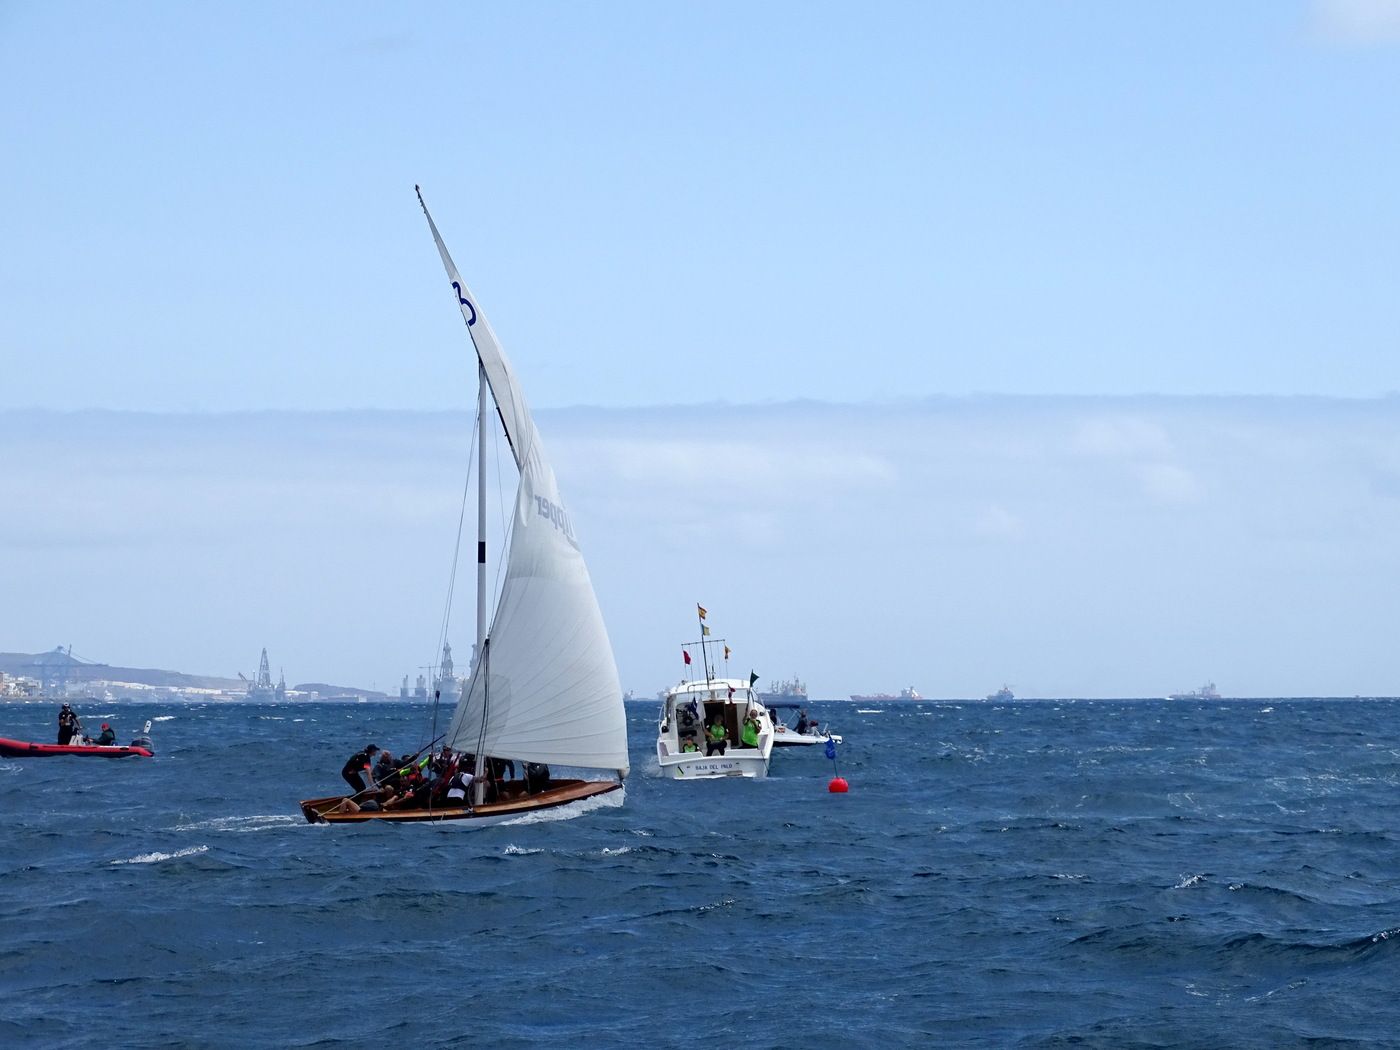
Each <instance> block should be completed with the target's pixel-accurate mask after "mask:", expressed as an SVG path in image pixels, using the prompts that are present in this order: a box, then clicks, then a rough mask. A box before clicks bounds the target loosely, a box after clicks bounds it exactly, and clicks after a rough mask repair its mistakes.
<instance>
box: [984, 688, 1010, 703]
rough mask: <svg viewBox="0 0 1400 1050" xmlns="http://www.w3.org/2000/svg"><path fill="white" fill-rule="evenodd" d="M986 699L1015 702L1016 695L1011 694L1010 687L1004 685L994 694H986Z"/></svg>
mask: <svg viewBox="0 0 1400 1050" xmlns="http://www.w3.org/2000/svg"><path fill="white" fill-rule="evenodd" d="M987 699H988V700H1015V699H1016V694H1015V693H1013V692H1012V691H1011V687H1010V686H1009V685H1004V686H1002V687H1001V688H1000V689H998V690H997V691H996V692H995V693H988V694H987Z"/></svg>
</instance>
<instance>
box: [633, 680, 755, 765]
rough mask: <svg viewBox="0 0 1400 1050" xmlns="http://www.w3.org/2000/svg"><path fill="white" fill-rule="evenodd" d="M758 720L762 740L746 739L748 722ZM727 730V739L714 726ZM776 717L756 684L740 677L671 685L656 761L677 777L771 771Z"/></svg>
mask: <svg viewBox="0 0 1400 1050" xmlns="http://www.w3.org/2000/svg"><path fill="white" fill-rule="evenodd" d="M750 714H752V715H753V716H754V718H755V719H756V720H757V723H758V746H757V747H750V746H746V745H745V744H744V743H743V728H744V722H745V720H746V719H747V718H748V717H749V715H750ZM716 725H718V726H719V727H721V728H722V729H723V731H724V741H723V743H722V744H718V743H715V742H714V741H713V736H714V732H713V728H712V727H714V726H716ZM773 738H774V732H773V720H772V717H771V716H770V715H769V714H768V709H767V708H766V707H764V706H763V702H762V701H761V700H759V698H758V694H757V693H755V692H754V691H753V688H752V686H751V685H750V684H749V683H748V682H746V681H743V680H742V679H738V678H706V679H698V680H695V681H689V682H680V683H679V684H677V685H676V686H674V687H673V688H671V689H668V690H667V691H666V695H665V697H664V698H663V699H662V701H661V715H660V718H659V720H658V722H657V731H656V762H657V764H658V765H659V766H660V767H661V775H662V776H664V777H669V778H670V779H672V780H709V779H713V778H715V777H766V776H767V775H768V761H769V759H770V758H771V757H772V754H773Z"/></svg>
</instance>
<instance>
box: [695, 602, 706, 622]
mask: <svg viewBox="0 0 1400 1050" xmlns="http://www.w3.org/2000/svg"><path fill="white" fill-rule="evenodd" d="M695 608H696V611H697V612H699V613H700V619H702V620H703V619H704V618H705V607H704V606H703V605H700V604H698V603H697V604H696V606H695Z"/></svg>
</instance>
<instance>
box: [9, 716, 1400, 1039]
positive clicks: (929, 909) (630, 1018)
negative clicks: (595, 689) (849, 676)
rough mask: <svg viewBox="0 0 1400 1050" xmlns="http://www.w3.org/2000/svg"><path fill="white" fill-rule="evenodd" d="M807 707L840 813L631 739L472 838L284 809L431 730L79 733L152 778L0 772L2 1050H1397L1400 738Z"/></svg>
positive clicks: (36, 731)
mask: <svg viewBox="0 0 1400 1050" xmlns="http://www.w3.org/2000/svg"><path fill="white" fill-rule="evenodd" d="M810 706H811V709H812V711H813V713H814V714H817V715H819V717H821V718H822V719H824V720H829V722H830V723H831V725H832V726H833V727H834V729H835V730H836V732H838V733H841V734H843V735H844V736H845V743H844V745H843V746H842V747H841V748H840V753H839V755H838V760H837V761H838V763H839V766H840V772H841V773H842V775H844V776H845V777H846V778H847V779H848V780H849V782H850V786H851V790H850V793H849V794H847V795H832V794H829V793H828V792H827V790H826V785H827V782H828V780H829V779H830V777H831V775H832V763H831V762H830V761H828V760H827V759H826V757H825V756H824V754H823V753H822V751H821V749H819V748H813V749H801V750H798V751H797V752H796V753H794V752H792V751H787V752H777V753H775V755H774V758H773V764H772V771H771V776H770V777H769V778H768V779H767V780H758V781H751V780H745V781H712V782H705V783H684V782H672V781H663V780H661V779H659V778H658V776H657V775H656V766H655V759H654V757H653V756H654V750H653V749H654V737H653V732H654V716H655V705H654V704H651V703H636V704H631V705H629V707H628V722H629V729H630V734H631V750H632V762H633V773H632V776H631V777H630V778H629V779H628V781H627V787H626V792H625V798H624V799H622V800H620V802H621V804H618V801H619V800H618V795H617V794H614V795H611V796H607V797H606V798H604V799H600V800H592V801H591V802H590V803H586V804H585V809H584V811H583V812H581V813H579V814H578V815H577V816H573V817H571V818H569V819H560V818H559V817H558V816H557V815H551V814H542V815H536V816H534V817H529V818H525V819H523V820H521V821H520V822H519V823H514V824H507V825H503V826H501V827H497V828H490V829H483V830H479V831H465V830H462V829H461V828H460V827H459V826H453V825H438V826H422V825H415V826H400V827H393V826H365V827H324V826H320V827H313V826H310V825H308V824H306V823H305V822H304V821H303V820H302V818H301V816H300V814H299V812H298V809H297V800H298V799H300V798H303V797H310V796H314V795H321V794H329V793H333V792H335V791H336V790H338V789H339V787H340V785H341V780H340V778H339V770H340V767H341V765H342V764H343V763H344V761H345V759H346V758H347V757H348V756H349V755H350V754H351V753H352V752H353V751H355V750H357V749H358V748H360V747H362V746H363V745H364V744H366V743H367V742H370V741H374V742H376V743H378V744H380V745H382V746H385V747H389V748H391V749H393V750H395V751H405V750H412V749H413V748H415V747H417V746H418V745H419V744H420V743H422V742H423V741H424V740H425V739H426V738H427V724H428V723H427V719H428V714H427V709H426V708H424V707H421V706H414V705H401V704H314V703H287V704H283V705H280V706H275V707H274V706H251V705H241V704H234V705H230V704H221V705H196V704H192V705H164V706H161V705H156V706H150V707H145V706H141V705H139V704H134V703H123V704H120V705H117V704H110V703H109V704H106V705H103V704H101V703H88V704H83V705H80V706H79V713H80V715H82V717H83V719H84V722H85V724H86V725H87V726H88V727H89V729H94V728H95V727H96V726H97V725H98V724H99V723H100V722H101V721H104V720H105V721H111V722H113V724H114V725H115V726H116V728H117V730H118V733H119V735H120V737H121V740H122V742H125V741H126V740H127V739H129V737H130V735H131V733H132V732H133V731H134V730H135V729H137V728H138V727H139V725H140V723H141V721H143V720H144V719H146V718H154V719H156V721H155V724H154V726H153V730H152V735H153V737H154V740H155V744H156V748H157V757H156V758H155V759H153V760H134V759H128V760H122V761H119V762H108V761H99V760H95V759H61V758H51V759H37V760H14V759H0V792H3V794H4V796H5V798H6V803H5V806H4V809H3V813H4V823H5V827H4V832H3V841H4V849H3V851H0V1045H4V1046H7V1047H8V1046H22V1047H50V1046H52V1047H84V1046H110V1045H118V1046H124V1047H168V1046H181V1047H183V1046H198V1047H225V1046H227V1047H334V1046H342V1045H343V1046H351V1045H354V1046H366V1045H372V1046H375V1045H377V1046H393V1047H408V1046H415V1047H421V1046H429V1047H437V1046H461V1047H467V1046H481V1047H487V1046H489V1047H491V1048H492V1050H501V1048H511V1047H521V1048H524V1047H530V1048H537V1047H541V1046H551V1047H574V1046H590V1047H613V1046H641V1045H648V1046H693V1045H710V1046H713V1045H725V1046H743V1047H775V1048H776V1047H792V1048H806V1047H867V1046H868V1047H882V1048H888V1047H905V1046H928V1045H949V1046H987V1047H1004V1046H1016V1047H1058V1046H1071V1045H1073V1046H1103V1047H1139V1046H1141V1047H1197V1046H1199V1047H1223V1046H1229V1047H1277V1046H1298V1045H1304V1044H1307V1045H1313V1046H1331V1045H1346V1046H1396V1045H1397V1044H1400V1035H1397V1022H1400V1007H1397V1006H1396V1005H1395V1001H1394V1000H1393V999H1392V995H1393V994H1394V989H1395V987H1396V983H1397V976H1400V957H1397V950H1398V949H1397V946H1398V945H1400V863H1397V859H1398V855H1400V805H1398V804H1397V791H1396V788H1397V781H1398V780H1400V777H1398V776H1397V771H1400V743H1398V742H1397V739H1396V732H1395V726H1396V722H1397V715H1400V701H1395V700H1370V701H1321V700H1250V701H1177V702H1168V701H1029V702H1022V701H1017V702H1014V703H955V702H925V703H889V704H886V705H884V706H882V707H878V708H876V707H875V706H873V705H872V706H857V705H854V704H846V703H814V704H812V705H810ZM55 716H56V710H55V709H54V707H53V706H52V705H49V704H45V705H38V704H5V705H0V735H3V736H8V737H16V738H21V739H34V740H42V741H47V740H51V739H53V731H54V722H55Z"/></svg>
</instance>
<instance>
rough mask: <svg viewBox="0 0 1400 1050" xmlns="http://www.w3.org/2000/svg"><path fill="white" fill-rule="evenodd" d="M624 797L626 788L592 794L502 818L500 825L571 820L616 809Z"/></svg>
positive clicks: (506, 826) (514, 825)
mask: <svg viewBox="0 0 1400 1050" xmlns="http://www.w3.org/2000/svg"><path fill="white" fill-rule="evenodd" d="M626 798H627V789H626V788H623V789H622V790H621V791H609V792H608V793H607V794H606V795H593V796H591V797H590V798H583V799H579V800H578V801H577V802H570V803H568V804H567V805H564V806H555V807H554V808H553V809H542V810H539V811H538V812H536V813H526V814H525V815H524V816H520V817H516V818H515V819H514V820H504V821H502V822H501V827H503V828H518V827H520V826H522V825H525V824H550V823H553V822H554V821H556V820H573V819H574V818H575V817H582V816H584V815H585V814H588V813H594V812H597V811H598V810H600V809H618V808H620V807H621V806H622V804H623V802H624V801H626Z"/></svg>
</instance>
